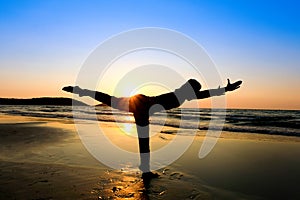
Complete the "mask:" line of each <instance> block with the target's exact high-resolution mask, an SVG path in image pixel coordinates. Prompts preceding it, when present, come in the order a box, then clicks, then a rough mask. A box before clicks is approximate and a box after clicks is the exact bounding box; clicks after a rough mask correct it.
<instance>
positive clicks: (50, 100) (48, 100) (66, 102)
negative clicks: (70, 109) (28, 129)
mask: <svg viewBox="0 0 300 200" xmlns="http://www.w3.org/2000/svg"><path fill="white" fill-rule="evenodd" d="M73 104H74V105H78V106H88V105H87V104H85V103H83V102H81V101H77V100H75V99H71V98H66V97H40V98H30V99H17V98H0V105H57V106H72V105H73Z"/></svg>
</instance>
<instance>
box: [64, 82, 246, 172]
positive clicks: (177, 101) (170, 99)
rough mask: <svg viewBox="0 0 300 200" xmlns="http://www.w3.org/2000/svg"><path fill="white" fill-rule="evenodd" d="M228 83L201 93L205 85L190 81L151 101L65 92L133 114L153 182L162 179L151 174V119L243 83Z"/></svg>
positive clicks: (143, 162) (143, 168)
mask: <svg viewBox="0 0 300 200" xmlns="http://www.w3.org/2000/svg"><path fill="white" fill-rule="evenodd" d="M227 80H228V83H227V86H226V87H223V88H220V87H219V88H217V89H210V90H204V91H200V89H201V84H200V83H199V82H198V81H196V80H195V79H190V80H188V81H187V82H186V83H185V84H183V85H182V86H181V87H180V88H178V89H176V90H175V91H174V92H170V93H166V94H162V95H159V96H151V97H150V96H146V95H143V94H137V95H134V96H132V97H114V96H110V95H108V94H105V93H102V92H98V91H92V90H87V89H81V88H80V87H78V86H75V87H72V86H67V87H64V88H63V90H64V91H67V92H72V93H74V94H78V95H79V96H89V97H91V98H94V99H96V100H97V101H100V102H102V103H104V104H106V105H108V106H111V107H112V108H115V109H118V110H122V111H127V112H132V113H133V116H134V119H135V123H136V125H137V132H138V137H139V150H140V159H141V165H140V169H141V171H142V172H143V175H142V177H143V178H145V177H146V178H152V177H157V176H158V175H157V174H155V173H152V172H150V147H149V126H148V125H149V117H150V116H151V115H153V114H154V113H155V112H159V111H161V110H163V109H165V110H170V109H172V108H177V107H179V106H180V105H181V104H183V102H184V101H185V100H188V101H190V100H193V99H204V98H208V97H213V96H220V95H224V94H225V92H228V91H233V90H236V89H238V88H239V87H240V85H241V83H242V81H237V82H235V83H232V84H231V83H230V81H229V79H227ZM155 105H156V106H155ZM157 105H159V106H157Z"/></svg>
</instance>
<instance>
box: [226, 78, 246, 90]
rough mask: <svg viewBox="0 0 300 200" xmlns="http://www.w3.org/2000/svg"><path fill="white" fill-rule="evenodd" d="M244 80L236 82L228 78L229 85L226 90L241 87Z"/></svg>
mask: <svg viewBox="0 0 300 200" xmlns="http://www.w3.org/2000/svg"><path fill="white" fill-rule="evenodd" d="M241 84H242V81H236V82H234V83H230V80H229V79H227V86H226V87H225V91H226V92H227V91H233V90H236V89H238V88H240V86H241Z"/></svg>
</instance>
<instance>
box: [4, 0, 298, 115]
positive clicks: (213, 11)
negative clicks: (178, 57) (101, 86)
mask: <svg viewBox="0 0 300 200" xmlns="http://www.w3.org/2000/svg"><path fill="white" fill-rule="evenodd" d="M0 3H1V6H0V31H1V35H0V43H1V46H0V68H1V75H0V78H1V80H0V83H1V85H2V86H1V88H0V96H5V97H32V96H62V95H64V94H63V93H61V92H60V91H59V88H60V87H61V85H66V84H70V83H73V82H74V79H75V78H76V73H77V72H78V70H79V68H80V66H81V64H82V63H83V62H84V60H85V59H86V58H87V56H88V55H89V53H90V52H91V51H92V50H93V49H94V48H95V47H96V46H97V45H98V44H99V43H101V42H102V41H104V40H105V39H107V38H108V37H110V36H112V35H115V34H117V33H119V32H122V31H126V30H130V29H134V28H141V27H162V28H169V29H173V30H176V31H179V32H182V33H184V34H186V35H188V36H190V37H191V38H193V39H194V40H196V41H197V42H198V43H199V44H200V45H202V46H203V47H204V48H205V49H206V51H207V52H208V54H209V55H210V56H211V58H212V59H213V60H214V62H215V63H216V65H217V67H218V69H219V70H220V72H221V74H222V75H223V76H224V78H227V77H231V78H232V79H243V80H244V82H245V87H244V88H243V89H242V90H241V92H240V95H241V96H240V97H239V98H240V101H242V100H243V101H242V102H245V103H244V104H243V103H240V104H239V105H241V107H268V105H269V104H266V103H264V104H262V103H261V104H260V103H257V104H253V105H252V106H251V105H250V102H251V101H250V100H252V101H253V102H257V101H259V100H260V101H261V102H268V101H269V102H271V103H272V105H273V107H274V108H286V107H287V106H286V104H292V105H293V107H292V108H297V109H300V105H299V103H297V102H300V101H299V100H300V98H299V95H298V94H297V93H299V85H300V81H299V78H298V77H299V75H300V58H299V55H300V13H299V10H300V3H299V2H297V1H256V0H254V1H171V0H169V1H167V0H165V1H158V0H152V1H150V0H148V1H145V0H144V1H79V0H77V1H76V0H75V1H71V0H69V1H67V0H65V1H58V0H51V1H50V0H48V1H38V0H34V1H33V0H32V1H26V0H24V1H5V0H0ZM37 83H38V84H37ZM3 85H6V86H3ZM7 85H10V88H9V89H8V88H7ZM45 88H47V89H45ZM274 88H276V92H272V90H274ZM1 93H2V94H1ZM274 93H276V95H277V96H276V95H275V94H274ZM282 96H285V99H286V100H284V99H282ZM267 97H269V98H267ZM245 99H247V101H246V100H245ZM287 100H288V101H287ZM285 102H289V103H285ZM232 106H237V104H234V105H232Z"/></svg>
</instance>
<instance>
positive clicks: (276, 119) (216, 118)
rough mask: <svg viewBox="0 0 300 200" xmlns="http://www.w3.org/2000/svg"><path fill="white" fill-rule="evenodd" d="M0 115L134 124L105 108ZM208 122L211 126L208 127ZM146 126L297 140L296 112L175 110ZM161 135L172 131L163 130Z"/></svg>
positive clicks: (25, 109) (33, 109)
mask: <svg viewBox="0 0 300 200" xmlns="http://www.w3.org/2000/svg"><path fill="white" fill-rule="evenodd" d="M0 114H9V115H21V116H30V117H42V118H58V119H72V118H73V117H74V114H75V115H76V118H79V119H82V120H96V119H97V120H98V121H103V122H118V123H134V118H133V116H132V114H131V113H126V112H121V111H118V110H114V109H111V108H110V107H105V106H99V107H92V106H78V107H74V108H72V106H46V105H44V106H32V105H29V106H24V105H1V106H0ZM222 119H224V120H222ZM212 120H213V122H214V125H213V126H210V122H211V121H212ZM223 122H224V124H223ZM150 123H151V124H156V125H163V126H164V127H165V128H168V127H170V128H172V129H173V128H180V129H186V131H180V133H186V134H189V132H191V131H190V130H195V129H199V130H207V129H208V128H210V129H211V128H214V127H215V128H222V130H223V131H228V132H238V133H257V134H271V135H286V136H298V137H300V111H299V110H254V109H226V110H221V109H214V110H211V109H198V108H197V109H193V108H177V109H172V110H170V111H167V112H160V113H156V114H155V115H154V116H152V117H151V118H150ZM163 133H166V134H170V133H173V132H168V131H165V132H163Z"/></svg>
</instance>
